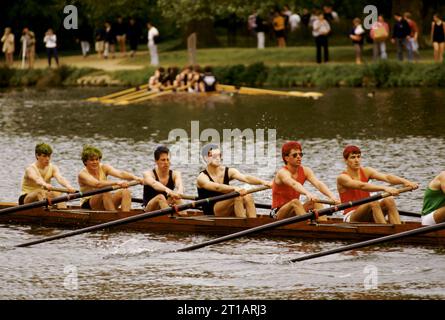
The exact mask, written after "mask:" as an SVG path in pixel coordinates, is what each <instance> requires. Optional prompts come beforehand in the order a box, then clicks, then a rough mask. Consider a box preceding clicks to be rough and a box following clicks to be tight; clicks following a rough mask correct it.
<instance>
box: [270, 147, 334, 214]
mask: <svg viewBox="0 0 445 320" xmlns="http://www.w3.org/2000/svg"><path fill="white" fill-rule="evenodd" d="M281 157H282V158H283V161H284V164H285V165H284V167H282V168H281V169H279V170H278V171H277V173H276V175H275V178H274V179H273V183H272V214H273V216H274V217H275V218H277V219H285V218H289V217H292V216H298V215H303V214H306V213H307V211H309V210H311V209H322V208H323V205H321V204H319V203H316V201H317V200H318V199H317V197H316V196H315V195H314V194H313V193H311V192H309V191H308V190H306V189H305V188H304V187H303V184H304V183H305V181H306V180H308V181H309V182H310V183H311V184H312V185H313V186H314V187H315V188H317V189H318V190H319V191H320V192H321V193H323V194H324V195H326V196H327V197H328V198H329V199H330V200H331V201H333V202H335V203H337V204H339V203H340V201H339V200H338V199H337V198H336V197H335V195H334V194H333V193H332V192H331V191H330V190H329V189H328V187H327V186H326V185H325V184H324V183H323V182H321V181H320V180H318V179H317V178H316V177H315V175H314V172H313V171H312V169H310V168H309V167H305V166H303V165H302V164H301V161H302V159H303V151H302V148H301V144H300V143H299V142H297V141H289V142H286V143H285V144H283V146H282V147H281ZM301 194H304V195H306V197H307V201H306V202H305V203H301V201H300V195H301ZM320 220H323V218H322V217H320Z"/></svg>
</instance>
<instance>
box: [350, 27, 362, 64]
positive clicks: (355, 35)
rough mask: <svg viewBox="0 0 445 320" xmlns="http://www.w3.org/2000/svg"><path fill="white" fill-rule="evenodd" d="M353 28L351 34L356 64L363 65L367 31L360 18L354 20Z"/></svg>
mask: <svg viewBox="0 0 445 320" xmlns="http://www.w3.org/2000/svg"><path fill="white" fill-rule="evenodd" d="M352 24H353V27H352V30H351V32H350V34H349V38H351V40H352V43H353V44H354V50H355V63H356V64H361V63H362V58H363V42H364V37H365V29H363V26H362V21H361V20H360V18H354V20H353V21H352Z"/></svg>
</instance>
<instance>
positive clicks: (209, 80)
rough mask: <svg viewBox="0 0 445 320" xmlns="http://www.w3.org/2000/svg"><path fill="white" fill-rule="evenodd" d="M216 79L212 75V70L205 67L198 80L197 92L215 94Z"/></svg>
mask: <svg viewBox="0 0 445 320" xmlns="http://www.w3.org/2000/svg"><path fill="white" fill-rule="evenodd" d="M216 85H217V81H216V77H215V76H214V75H213V73H212V68H211V67H209V66H207V67H205V68H204V74H203V75H202V76H201V78H200V80H199V92H215V91H216Z"/></svg>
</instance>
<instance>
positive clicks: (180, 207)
mask: <svg viewBox="0 0 445 320" xmlns="http://www.w3.org/2000/svg"><path fill="white" fill-rule="evenodd" d="M266 189H269V187H266V186H263V187H259V188H254V189H251V190H248V191H247V194H249V193H254V192H258V191H263V190H266ZM239 196H240V194H239V192H231V193H227V194H223V195H220V196H216V197H212V198H206V199H201V200H197V201H195V202H190V203H186V204H181V205H178V206H173V207H169V208H165V209H160V210H156V211H151V212H144V213H141V214H138V215H134V216H130V217H126V218H123V219H118V220H115V221H110V222H105V223H102V224H98V225H95V226H90V227H86V228H82V229H78V230H74V231H70V232H67V233H62V234H59V235H55V236H52V237H47V238H43V239H40V240H35V241H31V242H26V243H22V244H19V245H18V246H17V247H29V246H32V245H34V244H38V243H43V242H47V241H52V240H56V239H62V238H67V237H71V236H75V235H78V234H81V233H85V232H90V231H96V230H100V229H105V228H109V227H114V226H119V225H123V224H127V223H130V222H135V221H139V220H144V219H148V218H154V217H159V216H163V215H167V214H170V213H174V212H180V211H183V210H187V209H191V208H196V207H198V206H202V205H203V204H205V203H215V202H218V201H222V200H227V199H231V198H236V197H239Z"/></svg>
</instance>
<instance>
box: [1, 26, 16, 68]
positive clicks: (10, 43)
mask: <svg viewBox="0 0 445 320" xmlns="http://www.w3.org/2000/svg"><path fill="white" fill-rule="evenodd" d="M2 42H3V47H2V51H3V53H4V54H5V59H6V65H7V66H8V67H12V65H13V64H14V51H15V44H14V34H13V33H12V32H11V28H5V33H4V34H3V37H2Z"/></svg>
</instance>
